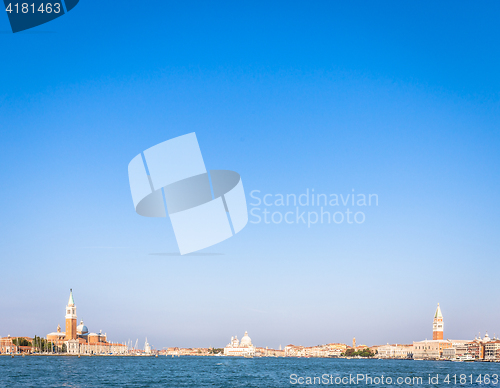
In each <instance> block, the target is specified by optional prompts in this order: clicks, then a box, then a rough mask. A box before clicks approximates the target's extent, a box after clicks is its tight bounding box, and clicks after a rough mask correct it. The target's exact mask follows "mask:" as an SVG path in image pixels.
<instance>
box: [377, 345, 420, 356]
mask: <svg viewBox="0 0 500 388" xmlns="http://www.w3.org/2000/svg"><path fill="white" fill-rule="evenodd" d="M376 350H377V355H376V356H377V357H378V358H401V359H406V358H412V356H413V345H402V344H394V345H389V344H387V345H382V346H377V349H376Z"/></svg>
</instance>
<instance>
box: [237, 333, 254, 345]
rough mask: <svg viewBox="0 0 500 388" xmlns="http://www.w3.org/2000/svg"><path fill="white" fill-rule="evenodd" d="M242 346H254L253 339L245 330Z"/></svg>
mask: <svg viewBox="0 0 500 388" xmlns="http://www.w3.org/2000/svg"><path fill="white" fill-rule="evenodd" d="M240 346H252V340H251V339H250V337H249V336H248V332H246V331H245V335H244V336H243V338H242V339H241V341H240Z"/></svg>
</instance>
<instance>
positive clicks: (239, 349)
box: [224, 331, 255, 356]
mask: <svg viewBox="0 0 500 388" xmlns="http://www.w3.org/2000/svg"><path fill="white" fill-rule="evenodd" d="M224 355H226V356H254V355H255V346H253V345H252V340H251V339H250V337H249V336H248V333H247V332H246V331H245V335H244V336H243V338H242V339H241V341H239V340H238V337H237V336H234V337H231V342H230V343H229V344H228V345H226V347H225V348H224Z"/></svg>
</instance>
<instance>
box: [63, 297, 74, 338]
mask: <svg viewBox="0 0 500 388" xmlns="http://www.w3.org/2000/svg"><path fill="white" fill-rule="evenodd" d="M69 291H70V293H69V301H68V305H67V306H66V317H65V318H66V340H71V339H76V306H75V301H74V300H73V290H72V289H70V290H69Z"/></svg>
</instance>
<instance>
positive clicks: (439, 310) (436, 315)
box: [434, 303, 443, 318]
mask: <svg viewBox="0 0 500 388" xmlns="http://www.w3.org/2000/svg"><path fill="white" fill-rule="evenodd" d="M434 318H443V314H441V307H439V303H438V307H437V309H436V314H434Z"/></svg>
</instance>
